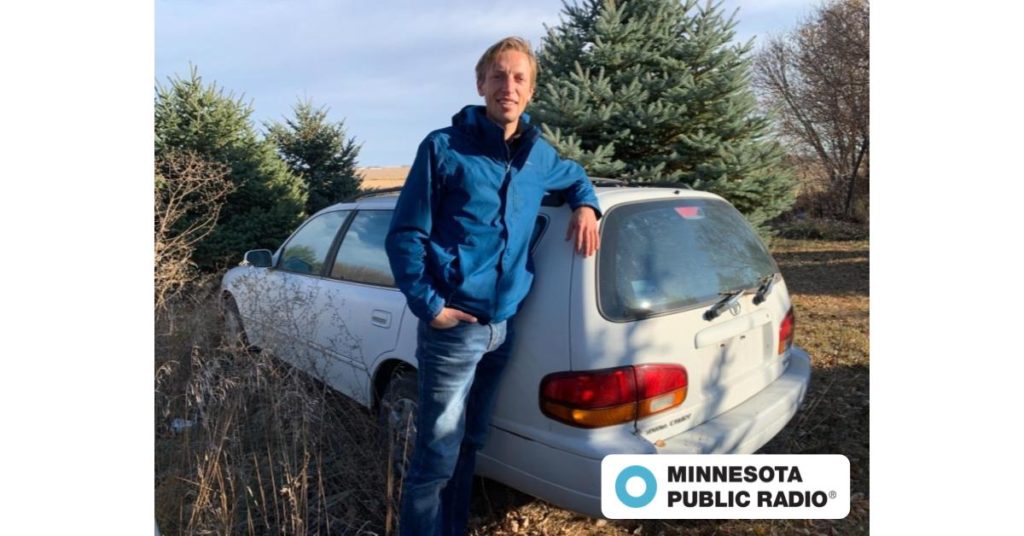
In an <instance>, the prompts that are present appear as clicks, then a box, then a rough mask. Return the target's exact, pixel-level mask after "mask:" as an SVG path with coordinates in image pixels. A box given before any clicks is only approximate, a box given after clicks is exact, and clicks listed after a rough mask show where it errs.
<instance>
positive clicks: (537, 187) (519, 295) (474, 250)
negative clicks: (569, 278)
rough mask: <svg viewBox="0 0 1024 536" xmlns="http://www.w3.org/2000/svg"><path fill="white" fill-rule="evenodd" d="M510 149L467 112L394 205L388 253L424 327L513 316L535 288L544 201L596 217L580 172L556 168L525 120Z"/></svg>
mask: <svg viewBox="0 0 1024 536" xmlns="http://www.w3.org/2000/svg"><path fill="white" fill-rule="evenodd" d="M518 132H519V136H520V141H519V142H518V144H514V145H513V149H510V148H509V146H508V145H507V144H506V143H505V140H504V132H503V129H502V128H501V127H499V126H498V125H497V124H496V123H494V122H493V121H491V120H490V119H488V118H487V115H486V108H484V107H483V106H467V107H465V108H463V109H462V111H460V112H459V113H458V114H456V115H455V116H454V117H452V126H451V127H449V128H444V129H441V130H435V131H434V132H431V133H430V134H428V135H427V137H426V139H424V140H423V142H422V143H421V144H420V146H419V150H418V151H417V153H416V160H415V161H414V162H413V164H412V169H411V170H410V171H409V176H408V178H406V181H405V186H404V187H403V188H402V193H401V195H400V196H399V198H398V204H397V206H396V207H395V212H394V216H393V218H392V220H391V228H390V230H389V232H388V237H387V242H386V247H387V253H388V259H389V261H390V264H391V272H392V274H394V277H395V282H396V283H397V285H398V288H399V289H401V291H402V292H403V293H404V294H405V297H406V299H407V300H408V303H409V309H411V310H412V312H413V314H415V315H416V316H418V317H419V318H421V319H423V320H426V321H430V320H433V318H434V317H436V316H437V315H438V313H440V312H441V309H442V308H443V307H445V306H448V307H453V308H455V309H459V310H461V311H465V312H467V313H470V314H472V315H473V316H475V317H477V318H478V319H479V321H480V322H482V323H487V322H500V321H502V320H505V319H507V318H510V317H511V316H513V315H514V314H515V313H516V312H517V311H518V309H519V305H520V304H521V303H522V301H523V299H524V298H525V297H526V294H527V293H528V292H529V290H530V285H531V284H532V282H533V265H532V262H531V260H530V259H529V251H528V249H529V242H530V236H531V234H532V233H533V227H534V223H535V222H536V220H537V213H538V211H539V210H540V203H541V199H542V198H543V197H544V194H545V192H547V191H554V190H559V191H562V193H563V195H565V198H566V200H567V202H568V203H569V206H570V207H571V208H572V209H573V210H575V209H576V208H577V207H580V206H583V205H587V206H590V207H593V208H594V210H595V211H596V212H597V215H598V217H599V218H600V216H601V211H600V207H599V206H598V204H597V196H596V195H595V194H594V188H593V185H592V184H591V182H590V180H589V179H588V178H587V175H586V173H585V172H584V171H583V168H582V167H580V166H579V164H577V163H575V162H573V161H570V160H563V159H561V158H559V156H558V153H557V152H556V151H555V149H554V147H552V146H551V145H550V144H549V143H547V142H546V141H544V140H543V139H542V138H541V137H540V129H538V128H537V127H535V126H533V125H530V124H529V116H528V115H527V114H523V115H522V116H521V117H520V124H519V131H518Z"/></svg>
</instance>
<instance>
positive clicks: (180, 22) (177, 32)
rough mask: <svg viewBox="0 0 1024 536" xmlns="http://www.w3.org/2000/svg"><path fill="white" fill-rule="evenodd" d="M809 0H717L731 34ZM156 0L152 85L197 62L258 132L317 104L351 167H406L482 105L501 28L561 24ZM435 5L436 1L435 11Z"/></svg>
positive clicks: (544, 17) (522, 15)
mask: <svg viewBox="0 0 1024 536" xmlns="http://www.w3.org/2000/svg"><path fill="white" fill-rule="evenodd" d="M817 4H818V2H817V1H810V0H726V1H725V2H724V3H723V8H724V10H725V12H726V13H731V12H732V11H733V10H734V9H737V8H738V9H739V12H738V14H737V20H738V21H739V24H738V26H737V28H736V34H737V35H736V39H737V40H739V41H745V40H747V39H749V38H751V37H755V38H756V39H757V40H756V41H755V45H756V43H758V42H760V41H761V39H762V38H763V37H764V36H767V35H770V34H781V33H784V32H786V31H788V30H790V29H792V28H793V27H795V26H796V24H797V23H798V22H799V21H800V20H801V19H803V18H805V17H806V16H807V14H808V13H809V12H810V11H811V10H812V9H813V7H814V6H815V5H817ZM511 5H513V4H510V3H507V2H482V1H480V0H449V1H447V2H443V3H441V2H423V1H417V0H380V1H378V2H365V1H350V0H333V1H327V0H309V1H303V2H298V1H295V0H213V1H211V0H157V1H156V3H155V19H156V27H155V36H156V65H155V67H156V69H155V72H156V80H155V81H154V82H155V83H157V84H167V82H168V80H169V78H171V77H175V76H186V75H187V74H188V72H189V68H190V67H189V66H190V65H193V66H195V67H196V68H197V69H198V72H199V75H200V76H201V77H202V78H203V80H204V81H205V82H206V83H210V82H216V84H217V85H218V86H219V87H221V88H223V89H224V90H225V92H227V93H231V94H233V95H234V96H236V97H242V98H243V100H244V101H245V102H247V103H249V104H250V105H251V106H252V108H253V115H252V119H253V121H254V123H255V124H256V125H257V127H258V128H260V129H262V128H263V124H264V123H265V122H266V121H282V120H284V119H285V118H286V117H290V116H291V110H292V107H293V106H294V105H295V103H296V102H298V101H299V100H300V99H302V100H305V99H310V100H311V101H312V102H313V104H314V105H316V106H326V107H327V108H328V110H329V114H328V118H329V119H330V120H331V121H334V122H336V121H342V120H343V121H344V122H345V127H346V131H347V134H348V135H349V136H355V138H356V141H357V142H359V143H362V149H361V150H360V153H359V158H358V164H359V165H360V166H390V165H406V164H409V163H411V161H412V158H413V156H414V154H415V152H416V147H417V146H418V145H419V142H420V141H421V140H422V139H423V137H424V136H425V135H426V134H427V133H428V132H430V131H431V130H434V129H437V128H441V127H445V126H448V125H449V124H451V117H452V115H454V114H455V113H456V112H457V111H458V110H460V109H461V108H462V107H463V106H465V105H466V104H480V103H482V99H481V97H479V96H478V95H477V93H476V83H475V79H474V75H473V67H474V66H475V65H476V61H477V59H479V57H480V54H482V53H483V51H484V50H485V49H486V48H487V47H488V46H490V45H491V44H493V43H494V42H495V41H497V40H499V39H501V38H502V37H505V36H507V35H519V36H522V37H525V38H526V39H528V40H529V41H530V42H531V43H532V44H533V46H534V48H536V47H537V46H539V45H540V43H541V38H542V36H543V35H544V34H545V29H544V28H545V25H547V26H555V25H557V24H558V22H559V20H560V14H561V11H562V3H561V1H560V0H520V1H519V2H516V3H515V4H514V6H515V7H514V9H509V7H510V6H511ZM439 6H443V7H439Z"/></svg>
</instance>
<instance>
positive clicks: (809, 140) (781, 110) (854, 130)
mask: <svg viewBox="0 0 1024 536" xmlns="http://www.w3.org/2000/svg"><path fill="white" fill-rule="evenodd" d="M869 11H870V6H869V3H868V1H867V0H830V1H828V2H826V3H824V4H822V5H821V6H819V7H818V8H816V9H815V11H814V13H813V14H812V15H811V17H810V18H809V19H808V20H805V21H804V22H803V23H802V24H801V25H800V27H799V28H797V29H796V30H795V31H793V32H792V33H790V34H788V35H783V36H775V37H772V38H770V39H769V40H768V41H767V43H766V44H765V45H764V47H763V48H762V50H761V51H760V52H759V53H758V55H757V57H756V58H755V62H754V80H753V82H754V87H755V88H756V89H757V91H758V94H759V96H760V97H761V100H762V101H763V102H764V104H766V105H767V106H768V107H769V108H771V109H772V110H774V111H775V112H776V114H777V116H778V123H777V127H778V130H779V133H780V134H781V135H782V137H783V139H784V140H786V141H787V142H788V144H789V145H790V148H791V149H792V150H793V151H795V152H796V153H797V154H799V155H800V156H802V157H805V158H812V159H814V160H816V161H817V165H818V166H820V170H821V172H822V174H823V175H824V178H825V179H826V181H827V184H826V185H825V187H824V188H822V189H821V190H820V191H819V192H818V193H817V199H816V200H817V201H818V202H823V203H826V204H827V205H828V206H827V207H825V208H823V209H821V212H827V214H820V215H822V216H828V217H843V218H846V219H858V220H861V221H866V220H867V215H868V210H867V202H868V201H867V200H868V197H867V193H868V182H869V177H870V165H869V160H870V130H871V129H870V127H871V124H870V95H869V75H870V68H869V67H870V41H869V33H870V31H869V30H870V23H869V20H870V17H869ZM855 198H856V199H855ZM858 200H859V203H858ZM858 205H859V206H858Z"/></svg>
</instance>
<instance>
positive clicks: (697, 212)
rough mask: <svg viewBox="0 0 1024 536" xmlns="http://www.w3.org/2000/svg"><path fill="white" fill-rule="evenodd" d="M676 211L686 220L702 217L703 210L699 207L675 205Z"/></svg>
mask: <svg viewBox="0 0 1024 536" xmlns="http://www.w3.org/2000/svg"><path fill="white" fill-rule="evenodd" d="M676 212H678V213H679V215H680V216H682V217H684V218H686V219H688V220H693V219H697V218H703V217H704V211H702V210H701V209H700V207H676Z"/></svg>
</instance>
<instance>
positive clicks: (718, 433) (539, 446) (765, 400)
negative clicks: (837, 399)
mask: <svg viewBox="0 0 1024 536" xmlns="http://www.w3.org/2000/svg"><path fill="white" fill-rule="evenodd" d="M810 377H811V363H810V357H809V356H808V355H807V353H806V352H804V351H803V350H802V349H800V348H798V347H796V346H794V347H793V348H792V349H791V350H790V354H789V366H788V367H786V370H785V372H783V373H782V375H781V376H779V378H778V379H776V380H775V381H774V382H772V383H771V384H769V385H768V386H767V387H765V388H764V389H763V390H761V392H759V393H757V394H756V395H754V396H752V397H751V398H750V399H748V400H747V401H746V402H744V403H742V404H740V405H738V406H736V407H734V408H732V409H731V410H729V411H726V412H725V413H722V414H721V415H718V416H717V417H715V418H714V419H711V420H709V421H707V422H705V423H703V424H701V425H699V426H695V427H693V428H691V429H689V430H687V431H686V432H683V433H681V434H679V435H677V436H675V437H671V438H668V439H666V440H665V443H664V445H663V446H661V447H655V446H654V445H653V444H651V443H650V442H648V441H646V440H644V439H643V438H641V437H639V436H636V435H629V436H628V437H623V438H621V439H620V440H617V441H609V442H607V443H606V444H602V445H601V447H602V448H601V450H602V451H603V452H604V455H608V454H627V453H628V454H749V453H753V452H755V451H756V450H757V449H759V448H761V447H762V446H763V445H764V444H765V443H767V442H768V441H769V440H771V438H772V437H774V436H775V435H776V434H778V433H779V431H781V430H782V428H783V427H785V426H786V423H788V422H789V420H790V419H792V418H793V415H795V414H796V412H797V409H798V408H799V407H800V404H801V402H803V399H804V395H805V394H806V392H807V385H808V384H809V383H810ZM478 456H479V457H478V461H477V472H478V473H479V474H480V475H482V476H486V477H489V478H493V479H494V480H497V481H499V482H503V483H505V484H508V485H509V486H511V487H513V488H516V489H519V490H522V491H523V492H526V493H529V494H530V495H534V496H536V497H539V498H541V499H544V500H545V501H548V502H550V503H552V504H554V505H557V506H560V507H562V508H567V509H569V510H573V511H576V512H580V513H583V514H586V515H589V516H593V517H602V516H601V495H600V489H601V459H602V458H603V456H601V457H596V458H595V457H590V456H581V455H579V454H576V453H572V452H568V451H565V450H562V449H559V448H555V447H552V446H549V445H546V444H544V443H541V442H539V441H534V440H531V439H529V438H526V437H523V436H521V435H519V434H514V433H511V432H508V431H506V430H502V429H500V428H493V429H492V431H491V438H490V440H489V441H488V444H487V448H486V449H485V450H484V451H482V452H481V453H480V454H479V455H478Z"/></svg>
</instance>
